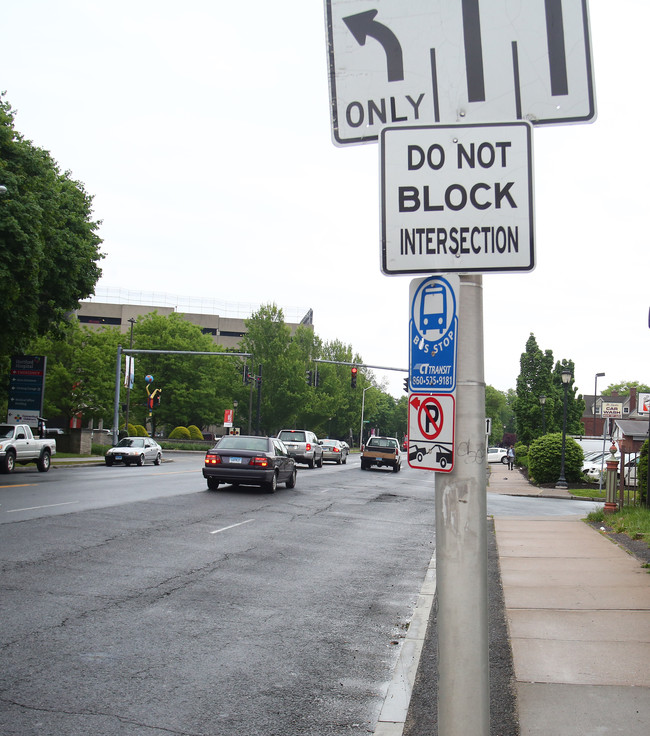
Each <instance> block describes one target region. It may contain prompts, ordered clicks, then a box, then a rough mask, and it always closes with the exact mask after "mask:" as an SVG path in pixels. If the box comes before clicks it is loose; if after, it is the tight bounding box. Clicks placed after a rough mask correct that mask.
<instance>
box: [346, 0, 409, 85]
mask: <svg viewBox="0 0 650 736" xmlns="http://www.w3.org/2000/svg"><path fill="white" fill-rule="evenodd" d="M378 12H379V11H378V10H366V11H365V12H364V13H357V15H348V17H347V18H343V22H344V23H345V25H346V26H347V27H348V28H349V30H350V33H351V34H352V35H353V36H354V38H355V40H356V41H357V43H358V44H359V46H365V45H366V38H367V37H368V36H370V37H371V38H374V39H375V40H376V41H379V43H380V44H381V45H382V46H383V47H384V51H385V53H386V71H387V72H388V81H389V82H401V81H402V80H403V79H404V59H403V56H402V47H401V46H400V42H399V41H398V40H397V36H396V35H395V34H394V33H393V32H392V31H391V30H390V28H388V26H385V25H383V24H382V23H378V22H377V21H376V20H375V16H376V15H377V13H378Z"/></svg>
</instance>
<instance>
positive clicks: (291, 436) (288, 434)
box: [278, 429, 306, 442]
mask: <svg viewBox="0 0 650 736" xmlns="http://www.w3.org/2000/svg"><path fill="white" fill-rule="evenodd" d="M278 438H279V439H281V440H282V441H283V442H306V440H305V433H304V432H299V431H297V430H289V429H285V430H283V431H282V432H280V434H279V436H278Z"/></svg>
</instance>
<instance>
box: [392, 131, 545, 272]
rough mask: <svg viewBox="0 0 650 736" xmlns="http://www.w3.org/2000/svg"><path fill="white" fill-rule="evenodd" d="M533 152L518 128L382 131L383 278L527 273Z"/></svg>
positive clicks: (531, 257)
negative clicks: (386, 276)
mask: <svg viewBox="0 0 650 736" xmlns="http://www.w3.org/2000/svg"><path fill="white" fill-rule="evenodd" d="M532 150H533V142H532V127H531V126H530V124H529V123H527V122H524V121H518V122H512V123H499V124H494V125H492V124H486V125H429V126H415V127H399V128H384V129H383V130H382V133H381V141H380V163H381V269H382V271H383V272H384V273H385V274H387V275H392V274H408V273H411V274H415V273H422V274H423V273H438V272H446V273H459V272H478V273H485V272H489V271H494V272H506V271H531V270H532V269H533V268H534V267H535V238H534V234H535V228H534V217H533V210H534V207H533V203H534V199H533V163H532V156H533V153H532Z"/></svg>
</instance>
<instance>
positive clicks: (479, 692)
mask: <svg viewBox="0 0 650 736" xmlns="http://www.w3.org/2000/svg"><path fill="white" fill-rule="evenodd" d="M458 332H459V334H460V335H461V336H462V337H461V339H460V341H459V344H458V366H457V376H456V378H457V386H458V390H457V401H456V425H455V430H456V431H455V435H456V437H455V448H456V449H455V452H456V460H455V462H454V469H453V472H451V473H438V474H437V475H436V494H435V496H436V500H435V506H436V585H437V589H438V671H439V680H438V733H439V734H440V736H468V735H469V734H471V736H489V733H490V686H489V657H488V599H487V488H486V486H487V482H486V460H485V381H484V377H483V283H482V276H480V275H479V276H475V275H463V274H461V276H460V307H459V326H458Z"/></svg>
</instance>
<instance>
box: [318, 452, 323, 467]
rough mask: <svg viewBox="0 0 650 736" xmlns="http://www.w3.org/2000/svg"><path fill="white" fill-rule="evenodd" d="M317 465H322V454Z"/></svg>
mask: <svg viewBox="0 0 650 736" xmlns="http://www.w3.org/2000/svg"><path fill="white" fill-rule="evenodd" d="M318 467H319V468H322V467H323V456H322V455H321V456H320V460H319V461H318Z"/></svg>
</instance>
